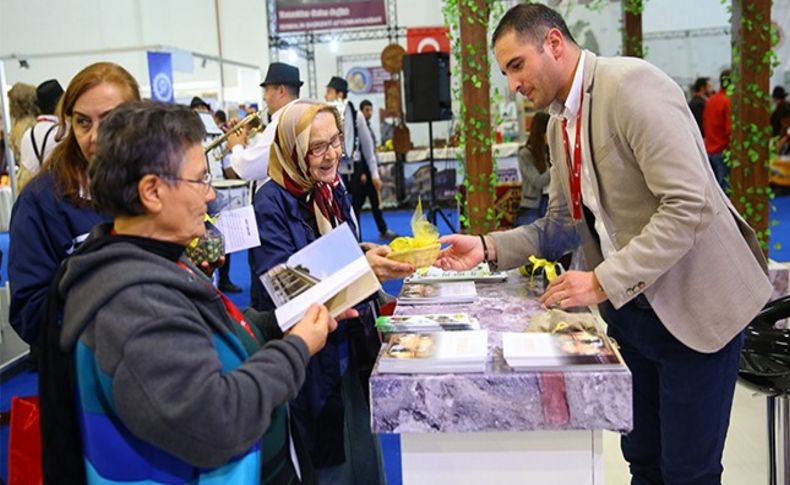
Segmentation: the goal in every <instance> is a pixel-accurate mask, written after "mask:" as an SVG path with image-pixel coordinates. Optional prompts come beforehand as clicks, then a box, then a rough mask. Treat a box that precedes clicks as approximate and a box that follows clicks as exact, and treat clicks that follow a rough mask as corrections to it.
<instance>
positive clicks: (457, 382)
mask: <svg viewBox="0 0 790 485" xmlns="http://www.w3.org/2000/svg"><path fill="white" fill-rule="evenodd" d="M527 281H528V280H527V279H525V278H521V277H519V276H517V275H515V274H512V275H511V276H510V278H509V280H508V281H507V282H505V283H477V292H478V295H479V298H478V301H476V302H475V303H474V304H462V305H452V306H450V305H420V306H403V305H399V306H398V308H397V310H396V314H398V315H418V314H427V313H448V312H466V313H469V314H471V315H474V316H476V317H477V318H478V319H479V320H480V324H481V326H482V327H483V328H485V329H487V330H488V348H489V352H488V357H489V361H488V363H487V368H486V372H485V373H482V374H480V373H471V374H380V373H379V372H378V370H377V369H374V372H373V375H372V377H371V379H370V396H371V420H372V427H373V431H374V432H377V433H421V432H440V433H441V432H473V431H531V430H561V429H575V430H580V429H607V430H611V431H619V432H625V431H628V430H630V429H631V427H632V424H633V419H632V409H631V392H632V385H631V373H630V372H629V371H628V370H627V369H622V370H613V371H600V372H593V371H577V372H572V371H571V372H514V371H512V370H511V369H510V367H509V366H508V365H507V363H506V362H505V360H504V358H503V357H502V337H501V332H512V331H516V332H517V331H522V330H524V329H525V328H526V327H527V325H528V323H529V320H530V318H531V317H532V315H534V314H536V313H537V312H540V311H541V310H540V305H539V303H538V300H537V293H535V292H534V291H531V290H529V289H528V288H527Z"/></svg>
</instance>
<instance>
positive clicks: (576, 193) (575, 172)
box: [562, 87, 584, 220]
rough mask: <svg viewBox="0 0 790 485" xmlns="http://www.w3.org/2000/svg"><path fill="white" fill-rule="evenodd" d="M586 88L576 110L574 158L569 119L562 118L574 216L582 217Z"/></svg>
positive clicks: (581, 92)
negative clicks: (569, 132) (583, 129)
mask: <svg viewBox="0 0 790 485" xmlns="http://www.w3.org/2000/svg"><path fill="white" fill-rule="evenodd" d="M583 101H584V88H583V87H582V89H580V93H579V109H578V110H577V111H576V139H575V140H574V144H573V160H571V151H570V141H569V140H568V120H567V118H563V120H562V139H563V141H564V142H565V162H566V164H567V165H568V176H569V178H570V183H571V204H572V206H573V218H574V219H575V220H580V219H581V218H582V137H581V132H582V104H583V103H582V102H583Z"/></svg>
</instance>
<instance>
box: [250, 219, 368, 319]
mask: <svg viewBox="0 0 790 485" xmlns="http://www.w3.org/2000/svg"><path fill="white" fill-rule="evenodd" d="M260 279H261V283H263V287H264V288H266V291H267V292H268V293H269V296H270V297H271V299H272V301H273V302H274V304H275V306H276V307H277V309H276V310H275V314H276V315H277V322H278V323H279V325H280V328H281V329H282V330H283V331H286V330H288V329H289V328H291V327H292V326H294V325H295V324H296V323H297V322H298V321H299V320H301V319H302V317H304V314H305V312H306V311H307V309H308V307H309V306H310V305H311V304H313V303H323V304H324V305H326V306H327V308H328V309H329V313H330V314H331V315H332V316H333V317H335V316H337V315H339V314H340V313H342V312H344V311H345V310H348V309H349V308H351V307H353V306H354V305H356V304H357V303H359V302H361V301H362V300H364V299H365V298H367V297H368V296H370V295H372V294H373V293H375V292H377V291H378V290H379V289H380V288H381V284H380V283H379V280H378V278H377V277H376V275H375V273H373V270H372V269H371V268H370V265H369V264H368V260H367V258H365V255H364V254H363V253H362V250H361V249H360V248H359V244H358V242H357V240H356V238H355V237H354V234H353V233H352V232H351V229H350V228H349V227H348V224H342V225H340V226H338V227H336V228H334V229H333V230H332V231H330V232H328V233H327V234H324V235H323V236H322V237H320V238H319V239H316V240H315V241H313V242H312V243H310V244H308V245H307V246H305V247H304V248H302V249H301V250H300V251H299V252H297V253H295V254H293V255H291V257H290V258H288V261H286V262H285V263H284V264H279V265H277V266H275V267H274V268H272V269H270V270H269V271H267V272H266V273H264V274H263V275H261V277H260Z"/></svg>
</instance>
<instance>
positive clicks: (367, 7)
mask: <svg viewBox="0 0 790 485" xmlns="http://www.w3.org/2000/svg"><path fill="white" fill-rule="evenodd" d="M276 8H277V32H278V33H281V34H284V33H288V32H302V31H306V30H333V29H346V28H351V27H367V26H371V25H387V15H386V6H385V4H384V0H346V1H344V2H338V1H336V0H335V1H333V0H277V2H276Z"/></svg>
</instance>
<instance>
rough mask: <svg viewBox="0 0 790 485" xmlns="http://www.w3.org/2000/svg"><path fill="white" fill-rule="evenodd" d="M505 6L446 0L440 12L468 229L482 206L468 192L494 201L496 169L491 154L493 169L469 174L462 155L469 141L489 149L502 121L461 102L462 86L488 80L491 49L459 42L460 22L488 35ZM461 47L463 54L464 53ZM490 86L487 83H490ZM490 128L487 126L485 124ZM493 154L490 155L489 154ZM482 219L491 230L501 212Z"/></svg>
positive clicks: (493, 101)
mask: <svg viewBox="0 0 790 485" xmlns="http://www.w3.org/2000/svg"><path fill="white" fill-rule="evenodd" d="M506 7H507V5H506V4H505V2H502V1H497V0H483V4H482V6H479V5H478V2H477V1H476V0H445V3H444V7H443V8H442V13H443V14H444V21H445V25H446V26H447V27H448V37H449V39H450V44H451V49H452V52H453V60H454V62H453V64H452V79H453V86H452V93H453V99H454V100H455V103H456V106H459V107H460V108H459V113H458V115H459V116H458V118H457V120H456V133H457V134H458V150H457V152H456V153H457V159H458V169H459V170H460V171H461V172H462V175H463V186H464V189H465V192H466V194H467V196H466V197H464V195H463V193H457V194H456V196H455V197H456V200H457V201H458V203H459V204H463V206H464V210H463V211H461V214H459V219H460V222H461V224H462V226H463V227H464V228H465V229H467V230H469V229H470V215H471V214H474V215H475V216H478V215H479V213H480V211H481V208H479V207H470V206H469V196H468V195H469V194H472V193H475V192H477V191H487V192H489V193H490V194H491V200H496V185H497V168H496V157H493V156H492V169H491V172H490V173H488V174H484V173H481V174H478V175H477V177H471V176H470V174H469V171H468V170H467V169H466V164H465V158H464V157H465V154H466V147H467V145H468V144H470V143H471V145H472V153H473V154H475V153H484V152H491V150H492V148H493V144H494V140H495V139H496V127H497V126H498V125H499V124H500V123H501V116H500V114H499V112H498V111H496V112H494V113H492V112H491V109H490V107H479V106H475V107H472V108H470V107H467V106H466V104H465V103H464V96H463V92H464V86H467V87H468V86H471V87H473V88H475V89H481V88H482V86H483V82H484V81H485V80H489V79H490V73H491V65H492V59H491V52H490V49H488V48H487V47H486V44H483V45H474V44H472V43H467V44H466V45H465V46H462V45H461V22H462V21H464V22H467V23H468V24H469V25H474V24H478V25H480V26H483V27H485V28H486V32H487V34H486V37H487V38H489V37H490V34H491V28H490V26H491V25H492V23H493V22H491V21H492V20H498V19H499V18H500V17H501V16H502V15H503V14H504V12H505V9H506ZM462 10H464V11H467V12H470V13H471V15H468V16H466V17H465V18H464V19H463V20H462V19H461V11H462ZM464 49H465V50H466V55H465V56H464V55H463V52H464ZM489 85H490V84H489ZM502 98H503V97H502V94H501V93H500V92H499V90H498V89H496V88H495V89H493V90H492V92H491V93H490V105H491V106H497V105H498V104H499V103H500V102H501V101H502ZM487 126H488V127H490V129H486V127H487ZM492 155H493V154H492ZM484 210H485V211H486V213H485V222H483V227H482V228H481V229H482V230H483V231H484V232H488V231H491V230H494V229H495V228H496V227H497V225H498V221H499V218H500V217H501V214H496V212H495V209H494V207H487V208H485V209H484Z"/></svg>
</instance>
